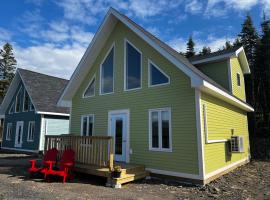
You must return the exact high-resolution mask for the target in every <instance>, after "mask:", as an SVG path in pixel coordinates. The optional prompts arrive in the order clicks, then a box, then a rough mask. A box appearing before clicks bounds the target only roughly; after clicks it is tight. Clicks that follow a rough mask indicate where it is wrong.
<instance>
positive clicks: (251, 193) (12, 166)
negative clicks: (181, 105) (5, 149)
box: [0, 152, 270, 200]
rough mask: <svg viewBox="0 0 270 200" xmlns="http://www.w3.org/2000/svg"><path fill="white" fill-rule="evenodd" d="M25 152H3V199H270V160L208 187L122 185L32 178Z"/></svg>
mask: <svg viewBox="0 0 270 200" xmlns="http://www.w3.org/2000/svg"><path fill="white" fill-rule="evenodd" d="M30 158H31V157H30V156H28V155H24V154H8V153H1V152H0V200H1V199H29V200H30V199H35V200H36V199H138V200H139V199H140V200H142V199H147V200H151V199H260V200H261V199H268V200H269V199H270V162H266V161H252V162H251V163H249V164H247V165H245V166H242V167H240V168H238V169H236V170H234V171H232V172H231V173H229V174H227V175H225V176H223V177H221V178H219V179H217V180H216V181H213V182H212V183H210V184H208V185H207V186H205V187H196V186H190V185H183V184H179V183H175V182H171V181H162V180H159V179H151V180H141V181H137V182H134V183H129V184H126V185H124V186H123V188H122V189H112V188H107V187H104V185H105V182H106V180H105V179H100V178H99V177H93V176H88V175H85V174H78V175H77V176H76V178H75V180H73V181H71V182H68V183H66V184H62V183H61V182H60V181H59V180H52V181H51V182H50V183H48V182H44V181H43V180H42V179H41V178H38V177H37V178H35V179H30V178H29V177H28V173H27V167H28V166H29V163H28V160H29V159H30Z"/></svg>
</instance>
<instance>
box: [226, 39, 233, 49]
mask: <svg viewBox="0 0 270 200" xmlns="http://www.w3.org/2000/svg"><path fill="white" fill-rule="evenodd" d="M232 47H233V46H232V45H231V43H230V41H228V40H227V41H226V42H225V46H224V49H230V48H232Z"/></svg>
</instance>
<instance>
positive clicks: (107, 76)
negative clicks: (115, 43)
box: [101, 48, 114, 93]
mask: <svg viewBox="0 0 270 200" xmlns="http://www.w3.org/2000/svg"><path fill="white" fill-rule="evenodd" d="M113 52H114V48H113V49H112V50H111V52H110V53H109V55H108V56H107V58H106V59H105V61H104V62H103V64H102V69H101V93H110V92H113Z"/></svg>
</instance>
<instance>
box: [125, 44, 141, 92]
mask: <svg viewBox="0 0 270 200" xmlns="http://www.w3.org/2000/svg"><path fill="white" fill-rule="evenodd" d="M125 44H126V52H125V53H126V58H125V59H126V64H125V90H132V89H138V88H141V82H142V74H141V73H142V53H141V52H140V51H139V50H138V49H137V48H136V47H135V46H133V45H132V44H131V43H129V42H128V41H126V43H125Z"/></svg>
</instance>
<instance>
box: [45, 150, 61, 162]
mask: <svg viewBox="0 0 270 200" xmlns="http://www.w3.org/2000/svg"><path fill="white" fill-rule="evenodd" d="M57 154H58V150H57V149H56V148H52V149H49V150H48V151H47V152H46V153H45V155H44V158H43V161H56V158H57Z"/></svg>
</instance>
